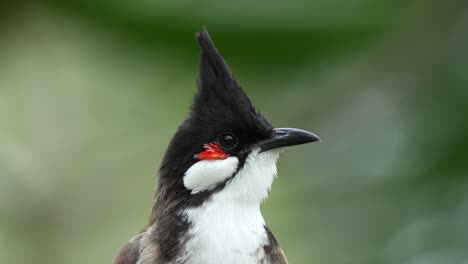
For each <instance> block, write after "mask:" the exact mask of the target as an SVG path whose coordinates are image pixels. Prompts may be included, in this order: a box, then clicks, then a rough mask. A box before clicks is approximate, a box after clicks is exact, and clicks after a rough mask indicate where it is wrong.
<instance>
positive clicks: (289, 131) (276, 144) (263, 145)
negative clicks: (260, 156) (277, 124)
mask: <svg viewBox="0 0 468 264" xmlns="http://www.w3.org/2000/svg"><path fill="white" fill-rule="evenodd" d="M314 141H320V138H319V137H318V136H317V135H315V134H314V133H311V132H308V131H305V130H301V129H296V128H275V129H273V134H272V136H271V138H269V139H266V140H264V141H261V142H259V143H257V144H255V147H258V148H260V152H264V151H267V150H270V149H275V148H281V147H288V146H294V145H301V144H305V143H310V142H314Z"/></svg>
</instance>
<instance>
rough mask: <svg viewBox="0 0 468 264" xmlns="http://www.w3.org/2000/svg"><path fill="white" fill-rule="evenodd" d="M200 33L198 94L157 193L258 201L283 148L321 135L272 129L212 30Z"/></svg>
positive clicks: (195, 199) (195, 200)
mask: <svg viewBox="0 0 468 264" xmlns="http://www.w3.org/2000/svg"><path fill="white" fill-rule="evenodd" d="M196 37H197V40H198V43H199V45H200V47H201V49H202V53H201V58H200V70H199V80H198V92H197V94H196V95H195V98H194V103H193V105H192V108H191V112H190V115H189V116H188V118H187V119H186V120H185V121H184V122H183V123H182V124H181V125H180V127H179V129H178V130H177V132H176V134H175V135H174V137H173V139H172V141H171V143H170V144H169V146H168V149H167V152H166V155H165V157H164V159H163V161H162V165H161V171H160V180H159V187H158V188H159V190H158V192H160V195H162V196H164V198H168V197H173V198H177V200H178V201H180V202H182V203H183V204H191V205H197V204H201V203H203V202H204V201H205V200H206V199H208V198H210V197H211V196H212V195H214V194H221V193H223V194H224V195H226V197H229V199H231V200H238V201H244V202H254V203H255V202H259V201H261V200H262V199H263V198H265V197H266V194H267V191H268V189H269V187H270V185H271V183H272V181H273V178H274V176H275V174H276V160H277V157H278V155H279V150H280V149H282V148H284V147H288V146H293V145H299V144H304V143H309V142H314V141H318V140H319V138H318V137H317V136H316V135H314V134H313V133H310V132H307V131H304V130H299V129H292V128H274V127H273V126H272V125H271V124H270V123H269V122H268V121H267V120H266V118H265V117H263V116H262V115H261V114H260V113H259V112H258V111H257V110H256V109H255V107H254V106H253V104H252V102H251V101H250V99H249V98H248V97H247V95H246V94H245V92H244V91H243V90H242V88H241V87H240V86H239V84H238V83H237V81H236V80H235V79H234V76H233V75H232V73H231V71H230V69H229V67H228V65H227V64H226V63H225V61H224V60H223V58H222V57H221V55H220V54H219V52H218V51H217V49H216V48H215V46H214V44H213V42H212V40H211V38H210V36H209V34H208V32H207V31H206V30H204V31H202V32H200V33H197V35H196ZM159 198H160V199H164V198H163V197H159Z"/></svg>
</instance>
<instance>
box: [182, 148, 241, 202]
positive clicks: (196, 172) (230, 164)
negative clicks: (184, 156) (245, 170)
mask: <svg viewBox="0 0 468 264" xmlns="http://www.w3.org/2000/svg"><path fill="white" fill-rule="evenodd" d="M238 164H239V160H238V159H237V158H236V157H229V158H227V159H223V160H201V161H199V162H197V163H195V164H193V165H192V166H191V167H190V168H189V169H188V170H187V171H186V172H185V174H184V186H185V188H187V189H189V190H192V194H195V193H198V192H200V191H204V190H209V189H211V188H213V187H215V186H216V184H218V183H221V182H223V181H225V180H226V179H228V178H229V177H231V176H232V175H233V173H234V172H235V171H236V170H237V165H238Z"/></svg>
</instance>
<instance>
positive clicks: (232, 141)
mask: <svg viewBox="0 0 468 264" xmlns="http://www.w3.org/2000/svg"><path fill="white" fill-rule="evenodd" d="M216 143H218V145H219V146H220V147H222V148H223V149H226V150H230V149H233V148H235V147H236V146H237V137H236V136H235V135H234V134H233V133H231V132H226V133H222V134H221V135H219V136H218V138H217V139H216Z"/></svg>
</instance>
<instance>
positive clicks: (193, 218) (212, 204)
mask: <svg viewBox="0 0 468 264" xmlns="http://www.w3.org/2000/svg"><path fill="white" fill-rule="evenodd" d="M185 214H186V216H187V219H188V220H189V221H190V222H191V225H190V228H189V231H188V240H187V242H186V243H185V245H184V247H183V252H181V253H182V254H181V259H180V261H181V262H182V263H186V264H199V263H204V264H219V263H224V264H234V263H245V264H248V263H252V264H254V263H255V264H256V263H258V261H259V260H260V259H262V258H263V256H264V251H263V247H264V245H265V244H267V243H268V238H267V234H266V231H265V223H264V220H263V217H262V215H261V213H260V209H259V207H256V206H252V207H250V208H249V207H243V206H240V205H237V204H236V205H234V204H231V205H226V204H222V203H217V202H216V201H213V200H211V201H209V202H207V203H206V204H205V205H203V206H201V207H200V208H195V209H189V210H186V211H185Z"/></svg>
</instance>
